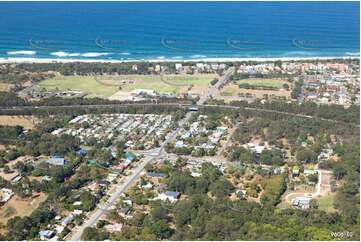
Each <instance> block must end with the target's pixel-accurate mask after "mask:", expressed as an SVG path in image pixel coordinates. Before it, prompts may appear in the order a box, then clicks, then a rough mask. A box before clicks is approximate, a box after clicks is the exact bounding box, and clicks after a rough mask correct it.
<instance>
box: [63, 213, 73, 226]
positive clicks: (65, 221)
mask: <svg viewBox="0 0 361 242" xmlns="http://www.w3.org/2000/svg"><path fill="white" fill-rule="evenodd" d="M72 220H73V217H72V216H71V215H69V216H68V217H66V218H65V219H64V220H63V222H61V225H63V226H66V225H68V223H69V222H71V221H72Z"/></svg>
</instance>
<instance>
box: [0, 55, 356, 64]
mask: <svg viewBox="0 0 361 242" xmlns="http://www.w3.org/2000/svg"><path fill="white" fill-rule="evenodd" d="M334 59H360V56H330V57H324V56H322V57H321V56H320V57H269V58H268V57H254V58H201V59H184V60H181V59H179V60H174V59H150V60H146V59H141V60H136V59H134V60H106V59H49V58H31V57H20V58H0V64H7V63H29V64H35V63H76V62H80V63H96V62H98V63H129V62H130V63H132V62H151V63H156V62H159V63H162V62H179V63H182V62H242V61H257V62H268V61H278V60H280V61H302V60H334Z"/></svg>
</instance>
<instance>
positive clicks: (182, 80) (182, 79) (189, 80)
mask: <svg viewBox="0 0 361 242" xmlns="http://www.w3.org/2000/svg"><path fill="white" fill-rule="evenodd" d="M163 78H164V80H165V81H167V82H168V83H174V84H181V85H194V86H202V87H204V86H208V84H209V83H210V82H211V81H212V80H213V79H214V77H212V76H194V75H189V76H171V75H169V76H163Z"/></svg>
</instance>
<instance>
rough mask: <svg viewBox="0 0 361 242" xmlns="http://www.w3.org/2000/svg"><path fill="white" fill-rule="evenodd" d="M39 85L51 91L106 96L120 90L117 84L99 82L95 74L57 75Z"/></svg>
mask: <svg viewBox="0 0 361 242" xmlns="http://www.w3.org/2000/svg"><path fill="white" fill-rule="evenodd" d="M39 86H40V87H41V88H45V89H46V90H49V91H53V90H56V89H58V90H61V91H68V90H71V91H78V92H84V93H92V94H98V95H103V96H105V97H108V96H111V95H112V94H113V93H115V92H116V91H118V90H119V88H118V87H117V86H109V85H104V84H102V83H100V82H97V81H96V80H95V78H94V77H93V76H57V77H54V78H51V79H47V80H44V81H42V82H40V83H39Z"/></svg>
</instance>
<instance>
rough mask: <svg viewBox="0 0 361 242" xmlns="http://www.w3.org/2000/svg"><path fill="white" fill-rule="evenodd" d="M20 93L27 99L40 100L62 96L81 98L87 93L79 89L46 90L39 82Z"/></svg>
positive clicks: (19, 93)
mask: <svg viewBox="0 0 361 242" xmlns="http://www.w3.org/2000/svg"><path fill="white" fill-rule="evenodd" d="M18 95H19V96H20V97H22V98H25V99H33V100H40V99H43V98H51V97H61V98H81V97H84V96H86V95H87V93H84V92H78V91H70V90H68V91H60V90H51V91H50V90H49V91H48V90H45V89H43V88H41V87H40V86H39V85H37V84H33V85H30V86H28V87H26V88H24V89H23V90H21V91H19V92H18Z"/></svg>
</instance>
